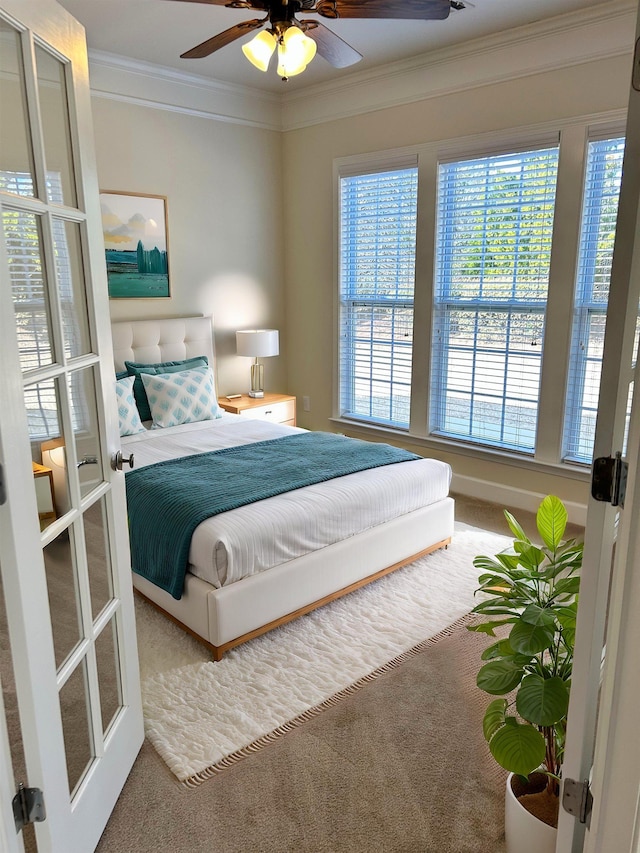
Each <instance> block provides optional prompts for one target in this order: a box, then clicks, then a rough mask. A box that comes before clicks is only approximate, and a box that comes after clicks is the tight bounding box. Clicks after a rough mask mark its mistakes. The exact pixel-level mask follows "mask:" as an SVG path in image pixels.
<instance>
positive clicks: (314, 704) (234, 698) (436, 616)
mask: <svg viewBox="0 0 640 853" xmlns="http://www.w3.org/2000/svg"><path fill="white" fill-rule="evenodd" d="M509 543H510V540H509V539H508V538H507V537H506V536H500V535H498V534H494V533H488V532H485V531H481V530H478V529H476V528H471V527H469V526H468V525H456V532H455V534H454V538H453V541H452V543H451V545H450V546H449V547H448V548H447V549H446V550H442V551H437V552H435V553H433V554H429V555H428V556H426V557H422V558H421V559H419V560H416V561H415V562H414V563H411V564H409V565H408V566H405V567H404V568H402V569H399V570H398V571H396V572H393V573H392V574H390V575H387V576H386V577H384V578H381V579H380V580H378V581H375V582H374V583H372V584H370V585H369V586H366V587H363V588H362V589H359V590H357V591H356V592H353V593H351V594H349V595H347V596H346V597H344V598H342V599H339V600H338V601H334V602H332V603H331V604H328V605H325V606H324V607H322V608H320V609H318V610H316V611H314V612H313V613H310V614H308V615H306V616H303V617H301V618H299V619H296V620H295V621H293V622H291V623H289V624H288V625H283V626H282V627H280V628H277V629H275V630H273V631H271V632H270V633H268V634H265V635H264V636H262V637H258V638H257V639H255V640H252V641H250V642H248V643H245V644H244V645H242V646H239V647H237V648H235V649H232V650H231V651H229V652H227V653H226V654H225V656H224V658H223V659H222V660H221V661H220V662H218V663H215V662H213V661H212V660H211V656H210V654H209V652H208V651H207V649H206V648H205V647H204V646H202V645H200V644H199V643H198V642H197V641H196V640H194V639H193V638H192V637H190V636H189V635H187V634H185V633H184V632H183V631H182V630H181V629H180V628H178V627H177V626H176V625H174V624H173V623H172V622H170V621H169V620H168V619H165V618H164V617H163V616H162V615H161V614H160V613H158V612H157V611H156V610H155V609H154V608H152V607H151V606H150V605H149V604H147V603H146V602H145V601H143V600H141V599H140V598H139V597H138V596H136V602H137V603H136V609H137V628H138V641H139V654H140V673H141V679H142V697H143V709H144V719H145V730H146V735H147V737H148V738H149V740H150V742H151V743H152V744H153V746H154V747H155V748H156V750H157V751H158V753H159V754H160V756H161V757H162V758H163V760H164V761H165V762H166V764H167V765H168V767H169V768H170V770H171V771H172V772H173V773H174V774H175V776H176V777H177V778H178V779H179V780H180V781H181V782H183V783H185V784H186V785H188V786H193V785H197V784H199V783H200V782H202V781H204V780H205V779H207V778H209V777H210V776H212V775H214V774H215V773H218V772H219V771H220V770H222V769H224V768H225V767H228V766H230V765H231V764H233V763H234V762H235V761H237V760H238V759H240V758H242V757H243V756H245V755H247V754H250V753H251V752H255V751H256V750H257V749H260V748H261V747H263V746H265V745H266V744H267V743H269V742H270V741H272V740H273V739H274V738H276V737H279V736H280V735H282V734H284V733H285V732H287V731H289V730H290V729H291V728H293V727H294V726H297V725H300V724H302V723H303V722H304V721H305V720H306V719H309V718H310V717H311V716H314V715H315V714H317V713H319V712H320V711H321V710H323V709H324V708H326V707H329V706H330V705H331V704H334V703H335V702H337V701H339V700H340V699H341V698H343V697H344V696H346V695H349V694H350V693H351V692H352V691H353V690H354V689H357V688H358V687H360V686H362V684H364V683H367V682H368V681H370V680H371V679H372V678H375V677H376V676H378V675H379V674H380V673H381V672H384V671H386V670H388V669H389V668H390V667H392V666H396V665H398V663H400V662H401V661H402V659H403V658H404V657H406V654H407V653H409V654H414V653H417V652H418V651H420V650H421V649H422V648H424V647H425V645H428V644H430V643H432V642H434V641H435V640H436V639H438V637H439V636H442V635H443V634H446V633H447V629H449V628H450V627H451V626H452V625H453V624H454V623H456V622H458V621H459V620H460V619H461V618H462V617H463V616H465V614H467V613H468V612H469V610H470V609H471V608H472V607H473V604H474V591H475V589H476V587H477V576H478V571H477V569H475V568H474V566H473V558H474V557H475V556H477V555H478V554H489V555H491V554H495V553H497V552H498V551H500V550H503V549H504V548H506V547H507V546H508V545H509Z"/></svg>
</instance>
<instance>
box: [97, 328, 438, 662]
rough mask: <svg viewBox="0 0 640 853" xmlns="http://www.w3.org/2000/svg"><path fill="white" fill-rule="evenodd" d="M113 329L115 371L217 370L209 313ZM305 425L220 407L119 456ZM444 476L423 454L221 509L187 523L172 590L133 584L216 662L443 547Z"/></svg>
mask: <svg viewBox="0 0 640 853" xmlns="http://www.w3.org/2000/svg"><path fill="white" fill-rule="evenodd" d="M112 334H113V350H114V363H115V369H116V371H117V372H121V371H122V372H123V371H124V370H125V369H126V368H125V362H134V363H138V364H158V363H166V362H169V361H183V360H185V359H197V358H198V357H200V356H205V357H206V359H207V361H208V364H209V365H210V366H211V368H212V370H213V375H214V377H215V351H214V340H213V321H212V318H211V317H186V318H171V319H151V320H134V321H124V322H114V323H112ZM304 433H306V431H305V430H301V429H298V428H296V427H290V426H285V425H282V424H276V423H270V422H268V421H266V422H265V421H262V420H252V419H250V418H247V417H244V416H241V415H233V414H227V413H222V414H221V416H220V417H216V418H215V419H212V420H208V421H203V422H198V423H185V424H182V425H177V426H169V427H167V428H166V429H145V430H141V431H140V432H137V433H136V434H133V435H128V436H123V437H122V438H121V443H122V452H123V455H124V456H125V457H127V456H128V455H129V454H130V453H133V454H134V458H135V469H136V470H140V469H143V470H145V469H147V466H151V465H153V463H156V462H162V461H163V460H169V459H175V458H176V457H181V456H184V457H185V458H186V457H188V456H193V455H197V454H201V453H205V454H207V453H208V451H211V450H218V449H221V448H230V447H234V448H240V450H242V449H243V447H244V446H245V445H250V444H252V443H256V444H258V443H259V444H261V445H265V444H269V448H268V449H269V450H273V448H274V447H275V444H274V440H276V439H287V440H288V439H289V437H291V436H301V437H300V439H297V438H296V442H298V443H299V442H300V441H304V439H305V436H304V435H303V434H304ZM312 435H313V434H310V433H307V436H312ZM280 443H281V444H282V446H284V444H286V442H285V443H283V442H282V441H281V442H280ZM293 443H295V442H293ZM225 452H226V451H225ZM234 452H235V451H234ZM216 455H217V454H216ZM154 467H159V466H154ZM450 474H451V472H450V469H449V467H448V466H447V465H446V464H444V463H442V462H438V461H437V460H428V459H422V458H420V459H416V460H415V461H413V460H412V461H403V462H401V463H399V464H388V465H384V467H380V468H371V469H367V470H362V471H359V472H357V473H349V474H347V475H345V476H341V477H339V478H336V479H330V480H327V481H326V482H323V483H317V484H312V485H307V486H304V487H302V488H297V489H295V491H291V492H288V493H284V494H278V495H274V496H272V497H268V498H266V499H265V500H260V501H258V502H257V503H251V504H248V505H244V506H240V507H238V508H233V509H231V510H229V511H225V512H221V513H219V514H217V515H215V516H213V517H212V518H210V519H207V520H206V521H203V522H202V523H201V524H198V526H196V527H195V530H194V532H193V537H192V539H191V542H190V547H189V557H188V566H187V571H186V573H185V575H184V585H183V586H182V584H181V590H180V593H181V594H180V596H179V597H176V596H175V595H172V594H171V593H170V592H168V591H167V590H166V589H163V588H161V586H158V585H157V584H156V583H154V582H152V581H151V580H149V579H148V578H147V577H144V576H142V575H141V574H138V573H137V572H136V571H135V570H136V566H135V565H134V566H133V569H134V573H133V585H134V588H135V590H136V591H137V592H138V593H139V594H140V595H142V596H144V597H145V598H146V599H148V600H149V601H150V602H151V603H152V604H154V605H155V606H156V607H158V608H159V609H160V610H162V611H163V612H164V613H165V615H167V616H168V617H169V618H171V619H172V620H173V621H175V622H177V623H178V624H179V625H180V626H181V627H182V628H184V629H185V630H187V631H188V632H189V633H191V634H193V635H194V636H195V637H196V638H198V639H199V640H201V641H202V642H203V643H205V644H206V645H207V646H208V647H209V648H210V649H211V651H212V654H213V658H214V660H220V659H221V658H222V656H223V654H224V653H225V652H226V651H227V650H229V649H231V648H233V647H234V646H237V645H239V644H240V643H243V642H245V641H247V640H250V639H252V638H253V637H256V636H259V635H260V634H263V633H265V632H266V631H268V630H271V629H272V628H274V627H277V626H278V625H281V624H283V623H285V622H288V621H290V620H291V619H294V618H296V617H298V616H301V615H303V614H305V613H308V612H310V611H311V610H313V609H315V608H317V607H319V606H321V605H323V604H325V603H327V602H329V601H332V600H334V599H336V598H339V597H340V596H342V595H345V594H347V593H349V592H351V591H353V590H355V589H357V588H358V587H360V586H363V585H364V584H367V583H370V582H371V581H373V580H376V579H377V578H379V577H382V576H383V575H385V574H388V573H389V572H392V571H394V570H395V569H398V568H400V567H401V566H403V565H405V564H407V563H409V562H411V561H413V560H415V559H417V558H418V557H419V556H422V555H424V554H428V553H430V552H431V551H434V550H436V549H439V548H442V547H445V546H446V545H447V544H448V543H449V541H450V539H451V535H452V532H453V523H454V502H453V500H452V499H451V497H449V495H448V488H449V482H450ZM376 494H379V495H380V496H381V499H380V500H378V501H376V500H374V499H373V496H374V495H376ZM130 513H131V507H130ZM297 525H299V527H298V526H297ZM294 530H296V531H297V532H296V533H294V532H293V531H294Z"/></svg>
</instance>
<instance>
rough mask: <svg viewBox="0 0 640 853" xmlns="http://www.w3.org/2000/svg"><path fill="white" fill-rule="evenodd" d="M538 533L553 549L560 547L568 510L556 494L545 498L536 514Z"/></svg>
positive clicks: (548, 546)
mask: <svg viewBox="0 0 640 853" xmlns="http://www.w3.org/2000/svg"><path fill="white" fill-rule="evenodd" d="M536 524H537V526H538V533H539V534H540V536H542V541H543V542H544V544H545V545H546V546H547V548H550V549H551V550H552V551H555V549H556V548H557V547H558V545H559V544H560V542H561V541H562V537H563V536H564V531H565V529H566V527H567V510H566V509H565V507H564V504H563V503H562V501H561V500H560V498H557V497H556V496H555V495H547V496H546V498H543V500H542V502H541V504H540V506H539V507H538V512H537V515H536Z"/></svg>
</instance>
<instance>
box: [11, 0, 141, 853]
mask: <svg viewBox="0 0 640 853" xmlns="http://www.w3.org/2000/svg"><path fill="white" fill-rule="evenodd" d="M0 8H1V10H2V12H3V15H4V17H6V18H7V19H8V20H9V22H10V24H11V25H14V26H15V27H16V29H17V30H18V31H20V32H21V33H22V35H21V36H20V38H21V40H22V47H23V52H24V55H25V57H26V58H27V59H26V62H25V67H26V69H27V72H26V73H27V79H26V90H27V93H28V97H27V100H28V103H29V107H30V110H31V112H30V119H31V121H30V130H31V133H32V135H33V148H34V152H35V156H34V160H35V166H34V169H35V175H36V183H37V185H38V186H39V188H40V191H41V194H42V195H44V191H43V187H44V184H45V181H44V177H45V160H46V152H45V146H44V141H45V140H44V136H45V132H44V130H43V127H42V125H41V122H40V112H39V98H38V94H39V93H38V83H37V81H36V80H35V79H34V73H33V70H32V69H33V65H34V57H35V56H36V53H37V48H36V45H37V46H38V48H39V47H42V50H43V51H45V52H46V53H48V54H50V56H53V58H54V60H55V61H59V63H60V68H63V69H64V81H65V86H66V90H67V94H68V97H69V101H70V103H69V113H70V127H69V133H70V137H71V147H72V151H73V161H74V167H75V175H76V181H75V183H76V189H77V196H78V198H77V203H76V205H75V206H73V205H71V206H66V207H65V206H64V205H59V206H57V207H56V206H55V205H53V203H52V202H51V201H50V200H49V199H47V198H44V197H43V198H34V199H30V198H25V197H19V198H18V197H16V199H17V200H14V198H7V197H6V195H3V199H2V202H3V205H6V208H7V209H12V208H13V209H18V210H26V211H27V212H28V213H29V214H30V215H33V216H34V217H38V216H39V217H41V219H42V221H43V222H45V221H46V222H48V221H49V220H48V219H46V217H50V218H52V219H53V218H57V219H62V220H64V221H65V222H72V223H78V228H79V234H80V239H81V242H82V265H83V273H84V276H85V281H86V288H87V292H86V302H87V315H88V322H89V328H90V333H91V345H90V346H89V347H88V351H85V350H84V349H83V350H82V351H81V352H80V353H79V354H78V355H68V354H66V352H65V349H64V347H63V346H62V342H61V339H62V337H63V334H62V331H61V320H60V317H59V315H58V314H57V313H56V308H55V305H56V304H57V300H59V298H60V297H59V293H58V294H57V296H54V297H52V299H53V305H54V308H53V309H51V317H52V322H51V326H52V337H53V345H54V353H55V356H56V361H55V363H54V364H53V365H51V366H48V365H46V366H45V367H42V368H37V370H38V371H39V372H37V373H35V369H34V372H33V373H32V374H31V375H30V376H27V377H26V378H24V379H23V374H22V371H21V365H20V357H19V352H18V344H17V340H16V328H15V313H14V306H13V294H12V292H11V288H10V282H5V281H4V278H5V275H4V273H5V271H6V270H7V269H8V266H7V263H8V261H7V254H6V252H5V251H4V248H5V247H4V234H3V231H1V230H0V269H1V270H2V271H3V273H2V274H3V281H2V286H1V287H0V348H1V349H2V356H3V368H2V370H1V371H0V400H2V409H1V410H0V422H1V426H2V429H1V431H0V464H2V466H3V469H4V478H5V482H6V483H7V490H8V496H9V499H8V500H7V502H6V504H5V505H3V506H0V538H1V539H2V565H1V569H2V577H3V587H4V598H5V602H6V603H7V611H8V612H7V622H8V625H9V635H10V642H11V653H12V658H13V661H14V673H15V683H16V692H17V699H18V708H19V713H20V724H21V730H22V739H23V745H24V754H25V763H26V769H27V774H28V778H27V779H25V780H24V784H25V787H38V788H41V789H42V790H43V792H44V798H45V808H46V813H47V817H46V820H45V821H44V822H42V823H37V824H36V825H35V831H36V840H37V844H38V850H39V851H40V853H90V851H91V850H93V849H94V848H95V846H96V845H97V843H98V840H99V838H100V835H101V833H102V831H103V829H104V826H105V824H106V822H107V820H108V818H109V815H110V813H111V810H112V808H113V806H114V804H115V802H116V800H117V798H118V795H119V793H120V791H121V789H122V786H123V785H124V782H125V780H126V778H127V775H128V773H129V771H130V769H131V766H132V764H133V762H134V760H135V757H136V755H137V753H138V750H139V748H140V746H141V744H142V741H143V738H144V733H143V724H142V709H141V697H140V684H139V670H138V660H137V639H136V631H135V613H134V604H133V589H132V584H131V574H130V557H129V545H128V537H127V535H126V530H127V515H126V501H125V485H124V474H123V473H121V472H120V473H117V472H115V471H113V470H112V468H111V464H110V463H111V458H112V456H113V454H115V453H116V451H118V450H119V449H120V438H119V430H118V412H117V403H116V395H115V383H114V374H113V357H112V356H113V349H112V343H111V330H110V323H109V302H108V293H107V282H106V269H105V266H104V243H103V240H102V229H101V224H100V205H99V191H98V181H97V169H96V164H95V155H94V150H93V125H92V114H91V102H90V91H89V75H88V61H87V49H86V42H85V37H84V29H83V27H82V26H81V25H80V24H79V23H78V22H77V21H76V20H75V19H74V18H73V17H72V16H71V15H69V13H68V12H67V11H66V10H65V9H63V8H62V7H61V6H60V5H59V4H58V3H56V2H55V0H29V2H28V3H25V2H24V0H0ZM31 34H33V37H32V35H31ZM49 46H50V48H49ZM40 55H42V54H40ZM69 204H70V202H69V200H67V205H69ZM42 245H43V247H44V249H43V251H44V252H45V266H44V270H43V274H45V275H44V280H45V283H46V284H47V286H50V285H49V284H48V282H50V281H51V280H55V279H53V277H54V270H55V264H54V263H53V258H52V252H53V248H52V244H50V243H48V242H47V236H46V229H43V238H42ZM47 252H49V257H48V258H47V256H46V253H47ZM47 260H48V261H49V264H48V266H47V263H46V261H47ZM53 290H54V292H55V288H53ZM79 301H80V303H81V300H79ZM74 304H75V303H74ZM80 307H81V306H80ZM79 310H80V309H79ZM83 370H85V371H86V372H87V373H88V372H89V371H90V372H91V375H92V377H93V381H94V382H95V388H96V392H95V402H93V400H92V405H93V408H94V409H95V410H96V411H95V416H96V417H95V420H96V425H95V426H96V432H95V433H94V435H97V437H98V438H97V444H96V446H97V447H99V454H100V471H101V472H102V473H101V476H100V480H99V482H98V485H97V486H96V487H95V488H94V489H93V491H90V492H88V493H86V494H84V495H83V494H82V493H81V491H80V486H79V481H78V475H77V473H76V471H77V467H78V466H77V461H78V460H77V453H76V447H75V436H74V432H73V425H72V424H71V428H70V425H69V419H70V415H69V407H68V405H66V407H65V406H64V405H63V408H62V409H61V410H60V411H61V413H62V415H61V417H62V423H63V436H64V438H65V441H66V446H65V451H66V464H67V466H68V472H69V477H68V482H69V487H70V494H71V506H70V508H69V509H68V510H67V511H66V513H65V514H64V515H63V517H62V518H60V519H58V520H56V521H54V522H53V523H52V524H51V525H49V527H48V528H47V529H46V530H45V531H44V532H43V533H42V534H41V532H40V529H39V522H38V511H37V504H36V496H35V487H34V481H33V474H32V465H31V462H32V460H31V447H30V443H29V431H28V423H27V416H26V413H25V406H24V390H23V382H26V383H29V382H33V381H34V375H36V376H37V377H38V379H39V377H40V376H41V375H44V376H45V377H46V376H47V371H49V373H50V375H51V376H55V377H57V379H56V381H58V380H59V385H60V386H62V391H61V392H60V393H61V395H62V396H64V394H65V393H66V390H65V389H66V385H65V377H67V376H71V375H72V374H73V373H74V372H77V373H78V374H80V372H81V371H83ZM39 381H40V379H39ZM65 419H66V423H65ZM99 501H100V502H102V505H101V508H102V509H104V515H105V516H106V518H107V521H106V522H104V530H105V531H108V542H107V543H105V550H106V552H107V558H108V560H109V557H110V558H111V564H112V565H113V577H112V582H113V588H112V590H111V591H110V593H109V595H110V599H108V600H107V603H106V604H105V606H104V607H103V608H102V610H101V612H100V613H99V614H93V613H92V610H91V606H92V605H91V601H90V581H89V571H88V567H87V566H88V561H87V557H86V551H85V550H82V544H81V545H80V546H79V547H78V549H77V550H75V551H74V552H73V553H74V554H75V555H76V558H77V562H76V563H75V564H74V566H73V568H74V571H75V572H76V574H77V578H76V579H77V585H78V590H77V596H78V602H77V606H78V608H79V609H78V613H79V615H81V617H82V619H81V621H82V625H81V636H80V640H79V641H78V643H77V644H76V646H75V647H74V648H73V649H71V650H70V654H69V655H68V657H67V659H66V660H65V661H64V662H63V663H62V664H61V666H60V670H59V671H57V670H56V660H55V655H54V650H53V638H52V630H51V615H50V612H49V601H48V594H47V584H46V578H45V569H44V560H43V545H45V546H46V544H48V542H49V541H50V540H52V539H54V538H55V537H56V536H57V535H58V534H60V533H62V532H63V531H65V530H66V529H67V528H70V527H71V526H75V527H74V535H77V540H76V542H81V543H83V542H84V534H83V528H82V522H83V513H84V511H85V509H87V508H90V507H91V506H97V505H98V502H99ZM123 534H124V535H123ZM68 559H69V562H70V564H71V562H72V557H71V551H70V556H69V558H68ZM108 560H107V561H108ZM112 627H115V629H116V633H117V637H118V639H117V642H116V641H114V658H115V660H114V666H115V668H116V669H118V670H119V675H120V686H121V694H120V695H119V696H118V697H117V702H116V703H115V704H116V705H117V709H116V711H115V713H114V716H113V719H112V720H111V721H110V722H109V721H108V720H105V721H104V724H105V725H108V726H109V728H108V731H107V732H106V734H105V732H103V721H102V719H101V711H102V708H101V706H100V705H99V703H98V699H99V689H98V688H99V684H100V682H99V673H98V671H97V663H96V652H95V645H96V642H97V640H98V639H100V637H102V636H107V633H106V632H108V631H110V630H111V629H112ZM103 631H104V632H105V633H104V634H103V633H102V632H103ZM83 667H84V668H85V669H84V670H82V671H84V677H85V692H86V694H87V697H88V701H89V700H90V701H91V708H90V712H89V715H90V719H88V720H87V723H88V728H89V740H90V744H89V747H88V750H89V751H88V756H87V765H86V766H85V769H84V771H83V773H82V774H81V775H80V776H79V778H78V784H77V790H75V791H74V792H73V798H72V797H71V796H70V792H69V786H68V784H67V778H68V772H67V763H66V754H65V744H64V737H63V729H62V721H61V713H60V702H59V696H58V693H59V690H61V689H62V688H63V686H64V684H65V683H66V678H67V677H68V676H69V675H70V674H75V673H76V672H81V668H83ZM80 677H82V676H81V675H80ZM0 711H2V709H1V708H0ZM4 722H5V721H4V718H3V720H2V723H1V724H0V727H1V726H2V725H4ZM4 746H5V744H4V742H2V733H1V732H0V760H2V761H3V764H4V757H3V755H2V750H3V747H4ZM8 765H9V766H8V769H7V768H6V767H5V766H0V775H1V776H2V779H1V781H2V784H3V785H7V784H8V782H7V780H9V779H10V774H11V766H10V760H9V762H8ZM20 781H22V780H20ZM14 784H15V782H14ZM6 814H7V813H6V806H5V804H4V803H3V806H2V807H1V808H0V821H1V822H0V826H1V827H2V828H3V831H4V832H5V833H9V832H10V831H11V826H9V829H7V827H6V819H7V818H6ZM0 838H1V835H0ZM9 849H12V848H9ZM16 849H17V850H18V851H19V850H20V846H18V847H17V848H16ZM12 853H13V850H12Z"/></svg>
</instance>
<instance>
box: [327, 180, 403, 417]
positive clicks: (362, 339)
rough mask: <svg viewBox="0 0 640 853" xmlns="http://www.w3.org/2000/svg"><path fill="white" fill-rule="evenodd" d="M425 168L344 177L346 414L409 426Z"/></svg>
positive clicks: (342, 304)
mask: <svg viewBox="0 0 640 853" xmlns="http://www.w3.org/2000/svg"><path fill="white" fill-rule="evenodd" d="M417 191H418V172H417V169H416V168H403V169H397V170H394V171H384V172H378V173H375V174H365V175H353V176H349V177H343V178H341V179H340V235H339V241H340V244H339V245H340V274H339V281H340V413H341V414H342V415H344V416H347V417H354V418H364V419H367V420H369V421H376V422H381V423H385V424H388V425H393V426H396V427H408V425H409V410H410V402H411V361H412V342H413V341H412V339H413V292H414V279H415V249H416V206H417Z"/></svg>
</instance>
